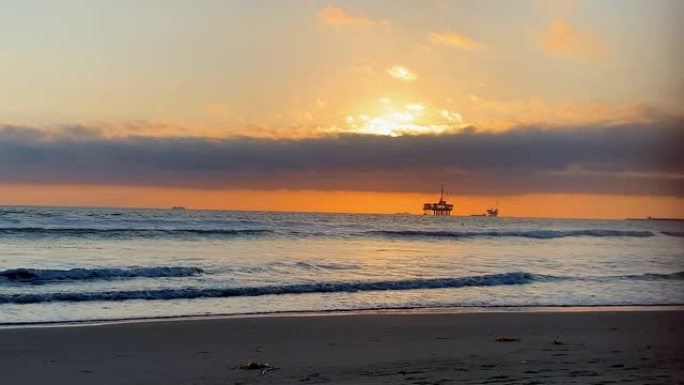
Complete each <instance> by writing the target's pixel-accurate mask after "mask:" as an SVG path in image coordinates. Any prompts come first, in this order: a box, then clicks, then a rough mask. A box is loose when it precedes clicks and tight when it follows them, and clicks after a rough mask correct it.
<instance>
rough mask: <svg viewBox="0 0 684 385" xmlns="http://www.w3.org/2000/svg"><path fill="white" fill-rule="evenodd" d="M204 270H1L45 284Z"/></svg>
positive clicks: (1, 275)
mask: <svg viewBox="0 0 684 385" xmlns="http://www.w3.org/2000/svg"><path fill="white" fill-rule="evenodd" d="M202 272H203V270H202V269H200V268H199V267H182V266H156V267H128V268H97V269H85V268H75V269H22V268H20V269H10V270H1V271H0V282H1V281H2V280H6V281H10V282H13V283H15V282H19V283H31V284H43V283H49V282H57V281H85V280H108V279H119V278H163V277H190V276H194V275H199V274H201V273H202Z"/></svg>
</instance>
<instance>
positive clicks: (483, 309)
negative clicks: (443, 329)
mask: <svg viewBox="0 0 684 385" xmlns="http://www.w3.org/2000/svg"><path fill="white" fill-rule="evenodd" d="M623 311H625V312H634V311H639V312H641V311H684V305H669V304H665V305H595V306H593V305H586V306H434V307H389V308H373V309H334V310H292V311H276V312H254V313H216V314H188V315H172V316H160V317H135V318H103V319H83V320H66V321H35V322H0V330H3V329H15V328H43V327H78V326H99V325H112V324H128V323H147V322H152V323H154V322H184V321H202V320H230V319H251V318H274V317H275V318H281V317H337V316H340V317H341V316H356V315H403V314H469V313H508V312H513V313H537V312H541V313H566V312H568V313H578V312H623Z"/></svg>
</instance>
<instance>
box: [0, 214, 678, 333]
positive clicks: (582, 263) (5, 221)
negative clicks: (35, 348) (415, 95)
mask: <svg viewBox="0 0 684 385" xmlns="http://www.w3.org/2000/svg"><path fill="white" fill-rule="evenodd" d="M683 246H684V223H683V222H675V221H628V220H578V219H539V218H505V217H503V218H487V217H456V216H452V217H432V216H418V215H363V214H320V213H274V212H237V211H194V210H152V209H119V208H116V209H107V208H57V207H9V206H2V207H0V324H15V323H35V322H67V321H96V320H119V319H123V320H126V319H137V318H156V317H181V316H203V315H223V314H251V313H278V312H294V311H317V312H324V311H346V310H363V309H395V308H399V309H414V308H440V307H457V308H464V309H469V308H485V309H490V308H494V309H503V310H506V309H512V310H515V309H530V308H532V309H533V308H536V307H567V306H616V305H617V306H619V305H637V306H650V305H683V304H684V247H683Z"/></svg>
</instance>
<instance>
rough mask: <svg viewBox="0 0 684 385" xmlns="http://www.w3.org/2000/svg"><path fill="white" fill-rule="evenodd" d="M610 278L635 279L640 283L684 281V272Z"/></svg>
mask: <svg viewBox="0 0 684 385" xmlns="http://www.w3.org/2000/svg"><path fill="white" fill-rule="evenodd" d="M610 278H618V279H634V280H640V281H658V280H684V271H678V272H676V273H671V274H657V273H645V274H628V275H618V276H615V277H610Z"/></svg>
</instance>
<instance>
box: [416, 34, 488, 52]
mask: <svg viewBox="0 0 684 385" xmlns="http://www.w3.org/2000/svg"><path fill="white" fill-rule="evenodd" d="M429 38H430V41H431V42H433V43H436V44H442V45H446V46H449V47H456V48H460V49H463V50H466V51H475V50H478V49H482V47H483V45H482V43H480V42H479V41H477V40H474V39H471V38H469V37H467V36H463V35H461V34H460V33H457V32H444V33H438V32H432V33H430V34H429Z"/></svg>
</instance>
